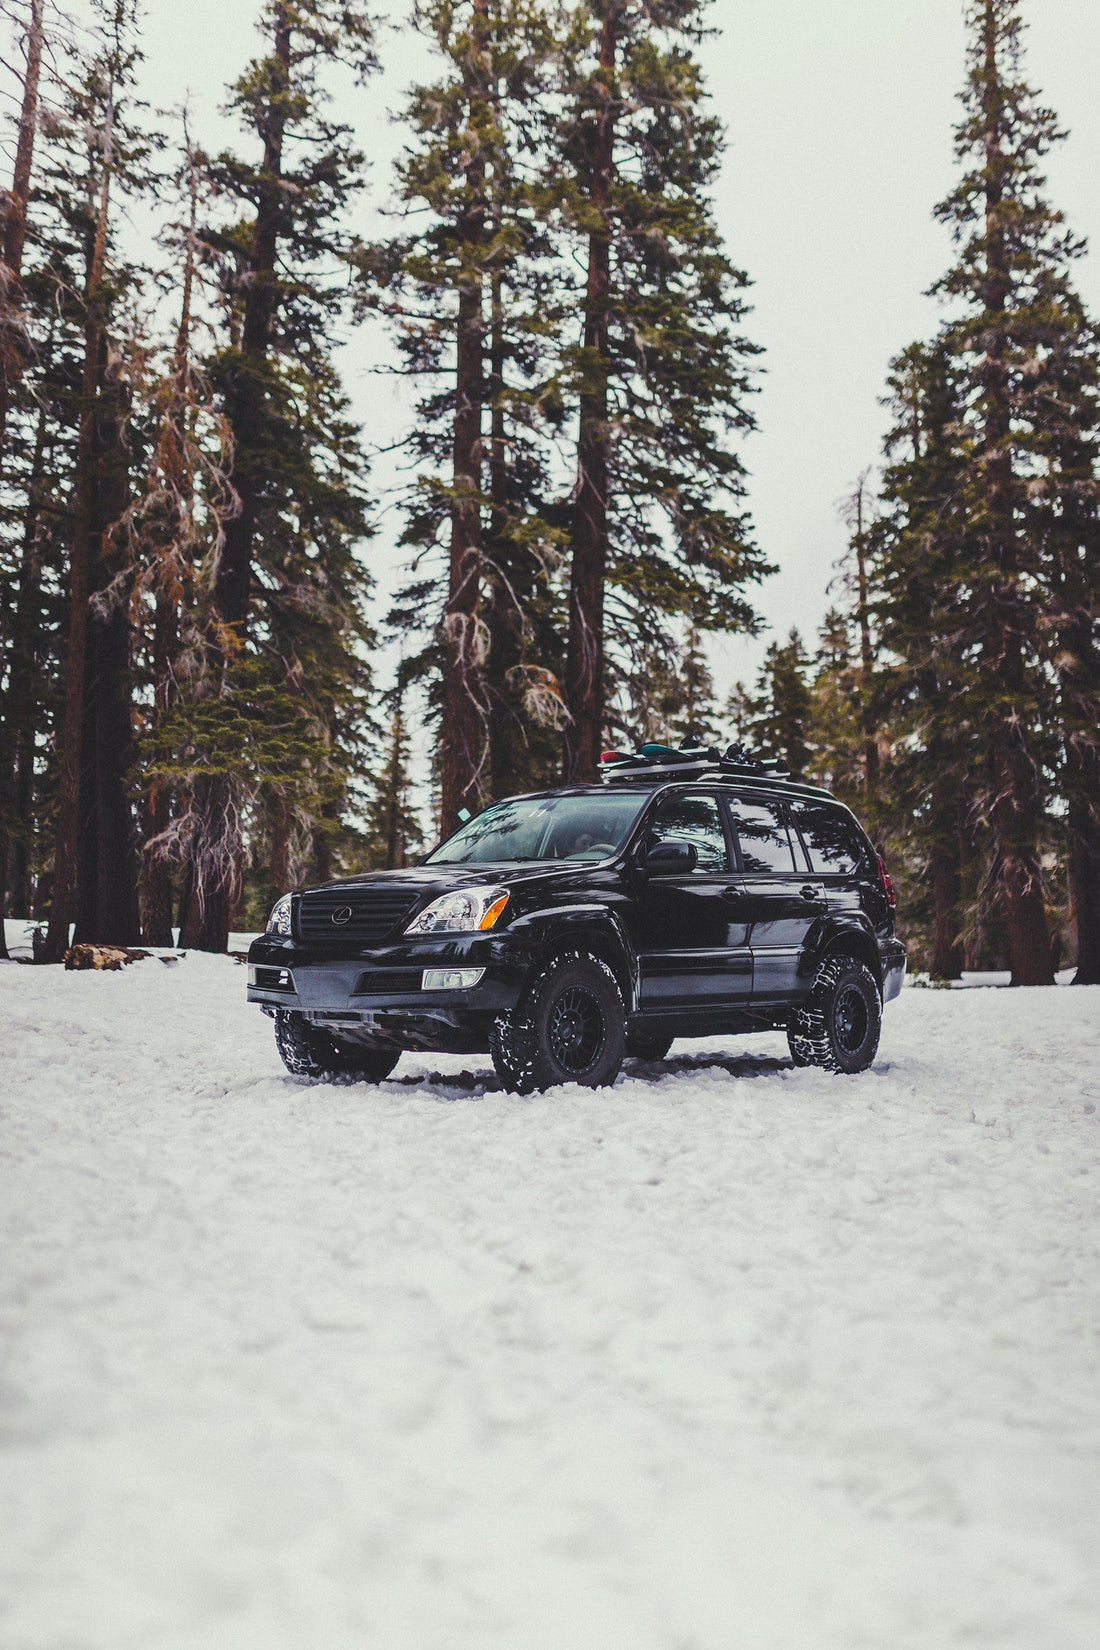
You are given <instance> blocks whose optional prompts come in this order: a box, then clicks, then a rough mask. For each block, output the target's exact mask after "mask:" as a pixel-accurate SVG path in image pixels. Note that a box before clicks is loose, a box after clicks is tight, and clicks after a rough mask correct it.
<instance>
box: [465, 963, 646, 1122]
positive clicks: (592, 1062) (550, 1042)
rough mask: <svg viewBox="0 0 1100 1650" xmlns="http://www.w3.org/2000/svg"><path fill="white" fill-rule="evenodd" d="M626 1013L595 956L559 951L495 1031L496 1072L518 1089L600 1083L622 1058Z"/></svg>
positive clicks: (607, 1079) (609, 1078)
mask: <svg viewBox="0 0 1100 1650" xmlns="http://www.w3.org/2000/svg"><path fill="white" fill-rule="evenodd" d="M625 1040H626V1014H625V1011H624V1009H623V999H622V993H621V992H620V990H619V987H618V984H617V982H616V979H615V976H614V974H613V973H612V972H611V970H610V968H608V966H607V964H606V963H604V962H601V961H600V960H599V958H598V957H592V956H589V955H588V954H587V953H584V952H577V951H573V952H570V953H569V954H568V955H567V956H564V957H555V959H554V961H553V962H551V963H550V964H549V965H548V966H547V967H546V968H545V969H544V970H543V971H542V973H541V974H540V975H539V976H538V977H537V979H535V980H534V982H533V983H532V985H531V987H530V990H529V991H528V993H527V995H526V997H525V999H524V1000H523V1002H522V1003H521V1004H520V1006H519V1007H518V1008H517V1009H516V1011H515V1013H514V1014H510V1015H504V1016H502V1017H501V1018H500V1019H499V1020H498V1021H497V1022H496V1024H495V1025H494V1027H493V1030H492V1032H491V1034H490V1039H489V1047H490V1051H491V1053H492V1056H493V1065H494V1066H495V1067H496V1071H497V1076H498V1077H499V1078H500V1080H501V1082H502V1083H503V1084H504V1087H505V1088H506V1089H510V1090H511V1091H512V1092H513V1093H515V1094H531V1093H532V1092H533V1091H534V1090H535V1089H548V1088H553V1087H554V1085H555V1084H557V1083H581V1084H583V1085H584V1086H585V1087H586V1088H593V1089H594V1088H603V1087H605V1086H606V1085H607V1084H608V1083H613V1082H614V1081H615V1079H616V1077H617V1076H618V1075H619V1068H620V1067H621V1065H622V1063H623V1052H624V1047H625Z"/></svg>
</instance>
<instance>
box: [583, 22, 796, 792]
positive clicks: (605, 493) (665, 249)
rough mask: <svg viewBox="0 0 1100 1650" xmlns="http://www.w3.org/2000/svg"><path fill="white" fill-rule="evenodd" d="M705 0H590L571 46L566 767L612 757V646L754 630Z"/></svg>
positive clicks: (740, 304) (759, 569) (637, 647)
mask: <svg viewBox="0 0 1100 1650" xmlns="http://www.w3.org/2000/svg"><path fill="white" fill-rule="evenodd" d="M704 10H705V6H704V4H703V3H702V0H592V3H590V4H589V3H587V0H586V3H583V4H580V5H578V6H577V7H576V8H575V10H574V12H573V14H572V22H571V29H570V33H569V36H568V37H567V39H566V41H565V43H564V45H563V49H562V59H563V65H564V74H563V92H564V96H565V99H566V105H567V112H566V116H565V122H564V130H563V134H562V139H563V144H564V150H565V154H566V158H567V160H568V161H569V164H570V166H571V168H572V172H573V178H572V182H571V184H570V186H569V189H568V192H567V193H566V195H565V217H566V221H567V223H568V225H569V228H570V230H571V233H572V234H573V235H574V236H575V237H576V238H577V239H578V240H579V241H580V243H581V245H582V246H583V248H584V254H585V261H586V265H587V284H586V288H585V291H584V294H583V298H582V299H581V303H582V307H583V334H582V337H581V340H580V341H579V344H578V345H576V346H574V347H573V348H572V349H571V350H570V351H569V352H568V357H567V362H568V366H569V369H570V379H571V384H572V388H573V392H574V394H575V395H576V398H577V404H578V413H579V424H578V442H577V468H576V473H577V483H576V493H575V498H574V501H573V508H572V512H571V545H570V575H569V580H570V582H569V636H568V650H567V660H566V671H565V690H566V702H567V706H568V712H569V722H568V724H567V727H566V741H565V743H566V754H565V774H566V778H567V779H570V780H579V779H592V778H594V777H595V774H596V771H597V764H598V760H599V752H600V746H601V742H602V739H603V726H604V720H605V715H606V709H607V705H608V698H609V679H608V678H609V662H608V655H609V653H610V654H611V655H614V654H616V653H617V654H618V656H619V658H620V660H622V659H628V658H629V657H630V655H631V654H632V653H634V654H637V655H638V656H639V657H641V656H643V655H644V652H645V643H644V640H643V637H644V635H645V633H646V631H647V630H649V629H651V628H652V622H653V618H654V616H655V615H663V616H665V617H666V618H667V619H675V618H679V619H681V620H687V621H688V622H689V623H690V624H691V625H693V626H694V627H695V628H697V629H699V630H707V629H734V630H736V629H750V628H752V626H753V624H754V619H753V615H752V612H751V610H750V608H749V607H748V605H747V604H746V602H745V600H744V597H743V595H742V589H743V586H744V585H745V583H746V582H748V581H749V580H751V579H754V578H757V577H759V576H760V575H761V574H762V573H763V572H765V571H766V570H767V569H766V568H765V566H764V564H763V561H762V559H761V557H760V555H759V552H758V551H757V550H756V549H755V547H754V546H753V545H752V543H751V540H750V538H749V524H748V521H747V518H746V516H745V513H744V500H743V495H744V479H743V471H742V467H741V464H740V461H739V459H738V458H737V456H736V454H735V453H734V451H733V450H732V448H731V446H730V443H729V437H730V435H731V434H732V433H733V432H735V431H737V432H740V431H744V430H747V429H749V428H751V427H752V416H751V413H750V411H749V408H748V400H747V392H748V390H749V387H750V385H749V370H750V364H751V361H752V358H753V356H754V355H755V353H756V350H755V347H754V346H753V345H751V344H750V343H749V342H748V341H747V340H746V339H745V338H744V337H743V336H742V335H741V334H740V331H739V327H740V324H741V321H742V318H743V315H744V311H745V304H744V299H743V296H742V293H743V290H744V287H745V285H746V284H747V283H746V277H745V276H744V274H743V273H742V272H741V271H739V270H737V269H736V268H735V267H734V266H733V265H732V264H731V263H730V261H729V259H728V258H727V257H726V255H725V253H724V251H723V250H722V245H721V239H720V236H719V234H718V231H717V228H716V226H715V223H714V219H713V215H712V212H711V208H710V202H709V191H710V188H711V186H712V184H713V180H714V177H715V174H716V171H717V168H718V165H719V160H720V155H721V147H722V140H721V132H720V127H719V123H718V121H717V120H716V119H715V118H714V117H713V116H712V115H710V114H708V113H707V111H706V107H705V103H706V99H705V94H704V91H703V87H702V83H701V77H700V71H699V66H698V63H697V62H696V60H695V58H694V56H693V55H692V49H691V48H692V46H693V45H694V43H695V41H696V40H697V39H698V38H699V35H700V32H701V29H702V16H703V12H704Z"/></svg>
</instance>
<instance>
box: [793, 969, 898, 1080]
mask: <svg viewBox="0 0 1100 1650" xmlns="http://www.w3.org/2000/svg"><path fill="white" fill-rule="evenodd" d="M881 1029H882V1002H881V999H880V998H879V994H878V986H877V985H876V984H875V979H874V975H873V974H872V973H871V971H870V969H869V968H867V967H866V966H865V965H864V964H863V963H861V962H857V961H856V959H855V958H854V957H826V959H825V961H824V962H823V963H822V964H821V967H820V968H819V969H818V971H817V974H816V975H815V976H814V983H813V985H812V986H811V988H810V994H809V996H808V997H807V998H806V1001H805V1002H804V1003H803V1004H802V1005H801V1006H800V1007H799V1008H798V1009H796V1010H795V1012H794V1014H793V1015H792V1016H791V1021H790V1024H789V1026H788V1027H787V1044H788V1047H789V1048H790V1051H791V1058H792V1059H793V1060H794V1063H795V1065H796V1066H820V1067H821V1068H822V1069H823V1070H824V1071H843V1072H857V1071H866V1070H867V1067H868V1066H869V1065H870V1064H871V1061H872V1060H873V1059H874V1057H875V1055H876V1054H877V1053H878V1039H879V1033H880V1031H881Z"/></svg>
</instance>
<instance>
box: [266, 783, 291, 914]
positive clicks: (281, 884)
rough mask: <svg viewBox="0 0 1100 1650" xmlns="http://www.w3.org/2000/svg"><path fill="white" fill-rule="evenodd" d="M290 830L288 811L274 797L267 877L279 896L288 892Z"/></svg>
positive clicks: (281, 802)
mask: <svg viewBox="0 0 1100 1650" xmlns="http://www.w3.org/2000/svg"><path fill="white" fill-rule="evenodd" d="M292 830H293V821H292V819H291V817H290V810H289V809H288V808H287V806H286V804H285V802H284V801H283V799H282V797H276V798H275V799H274V802H273V804H272V821H271V865H270V870H269V875H270V878H271V885H272V887H273V888H277V889H278V891H279V893H280V894H286V893H289V891H290V840H291V834H292Z"/></svg>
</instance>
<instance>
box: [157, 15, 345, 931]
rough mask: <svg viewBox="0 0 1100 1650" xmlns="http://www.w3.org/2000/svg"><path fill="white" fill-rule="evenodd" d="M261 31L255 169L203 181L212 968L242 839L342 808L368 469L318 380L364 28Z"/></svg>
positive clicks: (253, 106)
mask: <svg viewBox="0 0 1100 1650" xmlns="http://www.w3.org/2000/svg"><path fill="white" fill-rule="evenodd" d="M260 27H261V30H262V32H263V35H264V38H265V42H266V46H267V53H266V55H265V56H263V57H262V58H260V59H258V60H257V61H256V62H254V63H253V64H252V65H251V66H250V68H249V69H248V70H247V71H246V73H245V74H244V75H243V76H242V77H241V78H240V79H239V80H238V82H237V83H236V85H235V87H234V88H233V95H232V104H233V107H234V108H235V109H236V111H237V112H238V114H239V115H240V117H241V120H242V122H243V124H244V125H245V127H246V128H247V129H249V130H250V131H251V132H253V133H254V134H255V136H256V137H257V138H258V140H259V144H260V149H261V153H260V156H259V158H258V159H257V160H255V161H253V160H249V159H244V158H241V157H238V156H236V155H233V154H224V155H222V156H220V157H219V158H218V159H217V161H215V162H213V163H212V165H211V176H212V179H213V181H214V183H215V184H216V186H217V188H218V189H219V190H220V192H221V195H222V197H223V198H224V199H225V200H227V201H232V202H234V203H238V204H239V206H240V207H241V209H242V212H243V215H242V217H241V219H240V220H239V221H238V222H236V223H234V224H232V225H230V226H229V227H228V228H226V229H224V230H217V229H215V228H214V226H210V227H209V228H208V229H207V230H206V231H205V239H206V242H207V245H208V247H209V249H210V252H211V255H213V256H216V257H217V258H218V259H219V260H220V268H221V272H222V281H223V295H224V310H225V324H226V327H227V331H228V335H229V338H228V342H227V343H226V345H225V346H224V347H223V348H221V349H220V351H219V352H218V354H217V357H216V359H215V361H214V362H213V363H212V376H213V378H214V382H215V385H216V388H217V390H218V393H219V395H220V397H221V399H222V402H223V406H224V412H225V417H226V421H227V424H228V427H229V430H230V433H231V436H232V452H233V460H232V465H231V469H230V474H229V477H228V481H229V485H230V486H231V488H232V490H233V492H234V494H235V497H236V505H235V509H234V511H233V513H232V514H231V515H230V516H229V517H228V518H227V519H226V521H225V524H224V533H223V540H222V543H221V547H220V551H219V553H218V555H217V557H216V561H215V563H214V565H213V566H212V567H211V569H210V571H211V580H210V588H209V593H208V606H209V622H208V625H207V627H206V636H205V658H204V661H203V666H202V670H201V672H200V673H199V675H198V677H197V678H196V681H195V684H194V691H193V695H192V700H191V702H190V703H189V704H188V705H186V706H181V707H180V710H179V713H178V716H177V718H176V734H177V742H178V745H179V748H180V751H181V756H180V758H179V762H180V767H179V777H180V780H184V779H185V780H186V783H187V786H188V789H189V793H190V802H189V806H188V809H187V813H186V817H185V819H184V820H183V821H182V822H181V830H182V840H183V842H184V844H185V852H186V854H187V858H188V864H189V876H188V881H187V886H186V889H185V901H184V909H183V911H182V912H181V928H182V939H183V941H184V942H185V943H188V944H190V945H192V946H195V947H198V948H200V949H209V950H224V948H225V945H226V943H227V937H228V932H229V925H230V919H231V916H232V915H233V912H234V910H235V909H236V908H238V907H239V906H240V902H241V899H242V894H243V886H242V877H243V874H244V867H245V845H244V841H243V832H244V829H245V825H246V821H247V819H248V818H249V817H252V816H254V815H255V812H256V809H257V808H258V807H260V806H261V803H262V798H263V796H264V795H266V796H267V797H268V798H269V799H273V801H274V806H275V809H276V813H277V814H278V813H280V812H281V811H282V810H283V809H284V808H286V807H287V806H289V807H290V808H291V809H292V811H294V810H297V812H298V814H299V815H300V816H301V818H302V821H303V825H304V826H309V825H310V823H311V822H312V825H313V826H314V827H315V828H316V829H320V828H321V822H322V820H323V819H324V818H325V815H326V810H329V811H331V809H332V807H333V805H334V804H335V805H338V798H339V795H340V792H341V786H342V780H341V776H340V773H339V772H338V765H334V760H333V752H334V751H335V750H336V749H338V748H339V741H338V739H337V737H336V736H335V728H334V722H338V721H339V719H340V717H341V716H342V715H345V714H346V713H347V712H348V711H349V707H354V706H358V705H359V704H360V701H361V698H362V673H363V670H364V668H365V667H364V666H363V664H362V663H361V661H359V660H358V659H357V658H356V654H355V642H356V639H357V638H359V639H363V638H365V637H366V635H367V629H366V623H365V619H364V617H363V614H362V611H361V606H360V603H361V599H362V595H363V592H364V590H365V588H366V584H367V582H368V581H367V579H366V576H365V574H364V573H363V570H362V569H361V567H360V566H359V565H358V563H357V562H356V559H355V553H354V549H355V545H356V544H357V543H358V542H359V541H360V540H361V539H362V538H363V537H364V536H365V535H366V519H365V503H364V499H363V495H362V491H361V476H362V470H363V461H362V455H361V453H360V450H359V444H358V435H357V431H356V430H355V428H354V426H353V424H352V423H351V421H350V419H349V417H348V411H347V401H346V397H345V396H344V394H343V391H342V389H341V386H340V383H339V379H338V375H337V374H336V372H335V369H334V367H333V365H332V360H331V348H332V329H333V326H334V325H335V323H336V320H337V318H338V317H339V314H340V313H341V309H342V305H343V294H342V292H341V290H340V288H339V287H338V286H337V285H335V284H334V283H333V282H332V281H331V279H327V278H326V275H325V273H324V266H326V265H327V266H329V267H331V266H332V264H333V262H334V261H335V262H336V264H337V267H338V266H339V263H340V262H341V261H345V262H346V260H347V259H348V257H349V256H350V255H351V252H352V250H353V248H352V243H351V241H350V239H349V237H348V235H347V233H346V232H345V231H344V230H343V228H342V227H341V225H342V219H343V215H344V213H345V210H346V208H347V206H348V204H349V202H350V200H351V199H352V196H353V195H354V192H355V190H356V189H357V188H358V186H359V183H360V180H361V167H362V157H361V156H360V155H359V154H358V153H357V152H356V151H355V150H354V148H353V147H352V146H351V144H350V143H349V132H348V128H347V127H346V126H344V125H342V124H340V123H339V122H336V121H334V120H332V119H331V118H330V117H329V116H328V114H327V112H326V101H327V98H326V92H325V89H324V85H323V83H322V77H323V74H324V71H325V70H326V68H329V67H331V66H333V65H336V64H343V65H345V66H346V67H348V68H350V69H351V70H353V71H354V72H355V73H356V74H357V75H359V76H360V77H362V76H365V75H366V74H367V73H369V71H370V70H371V69H372V68H373V66H374V56H373V25H372V22H371V19H370V18H369V16H368V15H367V13H366V12H365V11H364V10H363V9H362V7H361V6H359V5H357V4H353V3H348V0H296V3H293V4H292V3H291V0H268V3H267V4H265V6H264V8H263V11H262V15H261V23H260ZM349 684H351V685H350V686H349ZM337 690H338V691H337ZM357 715H358V711H357V710H356V709H352V710H351V720H352V721H354V720H355V719H356V716H357ZM234 741H236V742H237V746H236V749H235V748H234ZM242 741H243V744H244V746H245V747H246V748H245V749H244V750H243V751H242V748H241V742H242ZM345 748H346V749H347V750H348V757H349V759H350V758H351V756H352V755H353V754H354V753H353V751H352V750H351V749H350V748H349V747H348V745H347V744H345ZM284 828H285V827H284V825H283V824H280V822H279V820H278V819H276V822H275V829H276V831H278V830H282V829H284Z"/></svg>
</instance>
